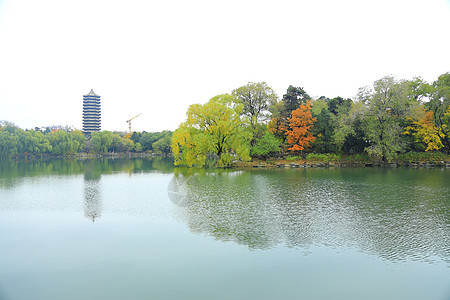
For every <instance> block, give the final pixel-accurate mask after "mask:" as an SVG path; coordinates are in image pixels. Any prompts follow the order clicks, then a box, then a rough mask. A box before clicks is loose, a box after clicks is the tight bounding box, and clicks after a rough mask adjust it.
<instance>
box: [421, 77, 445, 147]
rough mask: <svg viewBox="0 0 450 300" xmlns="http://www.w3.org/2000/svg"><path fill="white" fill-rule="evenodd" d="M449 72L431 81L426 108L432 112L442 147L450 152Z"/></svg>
mask: <svg viewBox="0 0 450 300" xmlns="http://www.w3.org/2000/svg"><path fill="white" fill-rule="evenodd" d="M449 107H450V73H448V72H447V73H445V74H442V75H441V76H439V78H438V80H436V81H435V82H434V83H433V87H432V91H431V95H430V101H429V102H428V103H427V104H426V108H427V109H428V110H430V111H432V112H433V118H434V124H435V125H436V126H437V127H438V129H439V132H440V135H441V136H442V135H443V137H441V141H442V144H443V145H444V147H445V148H444V149H445V150H446V151H447V154H450V116H449V115H448V114H449Z"/></svg>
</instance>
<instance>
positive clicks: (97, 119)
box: [83, 89, 101, 136]
mask: <svg viewBox="0 0 450 300" xmlns="http://www.w3.org/2000/svg"><path fill="white" fill-rule="evenodd" d="M100 125H101V111H100V96H99V95H97V94H96V93H94V91H93V90H92V89H91V91H90V92H89V94H87V95H84V96H83V133H84V134H85V135H86V136H90V135H91V133H92V132H98V131H100Z"/></svg>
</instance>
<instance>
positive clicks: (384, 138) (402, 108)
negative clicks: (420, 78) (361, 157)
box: [360, 76, 419, 161]
mask: <svg viewBox="0 0 450 300" xmlns="http://www.w3.org/2000/svg"><path fill="white" fill-rule="evenodd" d="M407 87H408V82H406V81H404V80H400V81H397V80H395V79H394V78H393V77H391V76H386V77H384V78H382V79H380V80H377V81H375V83H374V86H373V89H372V90H367V89H366V90H363V91H362V92H361V93H360V96H361V100H362V101H364V103H366V104H367V106H368V110H367V114H366V116H365V133H366V137H367V139H368V141H369V143H370V146H369V147H366V151H367V153H368V154H369V155H371V156H374V157H380V158H381V159H382V160H383V161H391V160H392V159H393V158H395V157H396V155H397V153H398V152H401V151H403V150H404V149H405V146H406V145H405V142H404V141H403V140H402V136H401V133H402V132H403V128H402V127H401V124H402V123H403V122H404V120H405V118H406V116H407V115H408V112H409V111H410V110H411V107H412V106H414V105H416V104H417V105H418V104H419V102H418V101H415V100H414V99H411V98H409V97H408V93H407V92H408V89H407Z"/></svg>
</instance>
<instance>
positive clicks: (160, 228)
mask: <svg viewBox="0 0 450 300" xmlns="http://www.w3.org/2000/svg"><path fill="white" fill-rule="evenodd" d="M0 166H1V169H0V299H2V300H3V299H14V300H15V299H443V300H444V299H450V176H449V171H450V170H441V169H276V170H260V169H252V170H225V171H224V170H208V171H205V170H189V169H174V168H173V167H172V166H171V164H170V162H167V161H164V160H161V159H153V160H152V159H148V160H114V161H112V160H91V161H62V160H60V161H47V162H28V163H25V162H19V163H15V162H10V163H3V164H1V165H0Z"/></svg>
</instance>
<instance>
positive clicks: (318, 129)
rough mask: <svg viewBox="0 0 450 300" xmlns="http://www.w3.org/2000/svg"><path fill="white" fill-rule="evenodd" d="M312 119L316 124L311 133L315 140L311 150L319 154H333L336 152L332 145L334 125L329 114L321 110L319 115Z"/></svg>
mask: <svg viewBox="0 0 450 300" xmlns="http://www.w3.org/2000/svg"><path fill="white" fill-rule="evenodd" d="M314 117H315V118H316V122H314V124H313V128H312V129H311V131H312V133H313V135H314V136H315V137H316V140H315V141H314V142H313V143H312V150H313V151H315V152H320V153H327V152H334V151H335V150H336V146H335V145H334V143H333V134H334V125H333V120H332V118H331V114H330V112H329V111H328V110H326V109H325V108H323V109H322V111H321V112H320V114H318V115H314Z"/></svg>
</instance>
